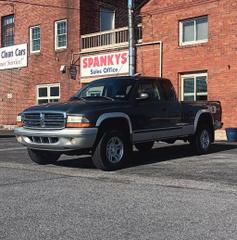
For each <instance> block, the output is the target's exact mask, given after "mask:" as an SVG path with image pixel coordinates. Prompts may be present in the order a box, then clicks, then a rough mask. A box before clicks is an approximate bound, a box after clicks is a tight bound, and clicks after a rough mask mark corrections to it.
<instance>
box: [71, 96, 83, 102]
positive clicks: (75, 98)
mask: <svg viewBox="0 0 237 240" xmlns="http://www.w3.org/2000/svg"><path fill="white" fill-rule="evenodd" d="M69 100H70V101H75V100H82V101H86V99H85V98H83V97H77V96H73V97H71V98H70V99H69Z"/></svg>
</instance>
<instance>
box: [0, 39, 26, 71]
mask: <svg viewBox="0 0 237 240" xmlns="http://www.w3.org/2000/svg"><path fill="white" fill-rule="evenodd" d="M26 66H27V44H21V45H14V46H10V47H4V48H0V70H5V69H12V68H22V67H26Z"/></svg>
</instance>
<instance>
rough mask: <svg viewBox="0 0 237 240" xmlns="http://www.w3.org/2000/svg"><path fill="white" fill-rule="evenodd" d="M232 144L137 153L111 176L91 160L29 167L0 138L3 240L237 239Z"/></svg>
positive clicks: (236, 167)
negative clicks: (201, 151) (200, 152)
mask: <svg viewBox="0 0 237 240" xmlns="http://www.w3.org/2000/svg"><path fill="white" fill-rule="evenodd" d="M236 199H237V144H236V143H226V142H218V143H216V144H214V145H213V147H212V151H211V153H210V154H208V155H205V156H195V155H194V154H193V152H192V151H191V149H190V147H189V145H188V144H183V143H180V142H179V143H176V144H175V145H168V144H156V146H155V148H154V149H153V150H152V151H151V152H149V153H145V154H141V153H138V152H137V151H135V152H134V154H133V156H132V157H131V160H130V163H129V165H127V166H126V168H124V169H122V170H119V171H116V172H102V171H100V170H97V169H95V168H94V167H93V165H92V162H91V159H90V157H88V156H82V157H68V156H62V157H61V158H60V161H59V162H58V163H57V164H56V165H46V166H38V165H36V164H34V163H32V162H31V161H30V159H29V157H28V155H27V152H26V149H25V148H24V147H22V146H21V145H19V144H18V143H16V141H15V139H14V138H0V212H1V215H0V239H191V238H192V239H228V240H229V239H237V201H236Z"/></svg>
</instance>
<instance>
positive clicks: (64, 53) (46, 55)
mask: <svg viewBox="0 0 237 240" xmlns="http://www.w3.org/2000/svg"><path fill="white" fill-rule="evenodd" d="M26 2H28V3H34V4H35V3H36V1H30V0H28V1H26ZM37 4H45V5H49V1H47V0H38V1H37ZM72 8H73V9H72ZM79 8H80V5H79V1H75V0H56V1H50V6H48V7H42V6H36V5H30V4H29V5H27V4H19V3H16V4H14V5H12V6H9V5H5V4H1V5H0V16H1V17H2V16H6V15H9V14H14V15H15V43H14V44H15V45H17V44H22V43H28V44H29V27H30V26H34V25H40V27H41V52H40V53H39V54H30V52H29V45H28V67H26V68H21V69H14V70H2V71H0V124H15V118H16V115H17V113H19V112H20V111H22V110H23V109H24V108H26V107H28V106H31V105H33V104H36V85H37V84H48V83H60V84H61V99H62V100H65V99H67V98H68V97H69V96H70V95H72V94H73V93H74V92H75V91H76V90H77V89H79V87H80V84H79V81H78V80H77V81H73V80H70V77H69V74H68V73H66V74H61V72H60V71H59V69H60V66H61V65H67V66H69V65H70V62H71V59H72V55H73V53H78V52H79V37H80V29H79V26H80V24H79ZM65 18H66V19H67V20H68V48H67V49H66V50H61V51H55V47H54V42H55V41H54V23H55V21H56V20H60V19H65ZM0 28H1V27H0ZM0 31H1V29H0ZM78 79H79V78H78ZM9 94H10V95H9ZM9 96H11V97H12V98H8V97H9Z"/></svg>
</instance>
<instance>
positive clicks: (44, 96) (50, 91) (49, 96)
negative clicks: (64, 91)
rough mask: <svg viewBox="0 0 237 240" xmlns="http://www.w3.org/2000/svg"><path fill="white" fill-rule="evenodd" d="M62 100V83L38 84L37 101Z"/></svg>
mask: <svg viewBox="0 0 237 240" xmlns="http://www.w3.org/2000/svg"><path fill="white" fill-rule="evenodd" d="M59 100H60V84H59V83H57V84H47V85H38V86H37V103H38V104H43V103H52V102H58V101H59Z"/></svg>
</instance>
